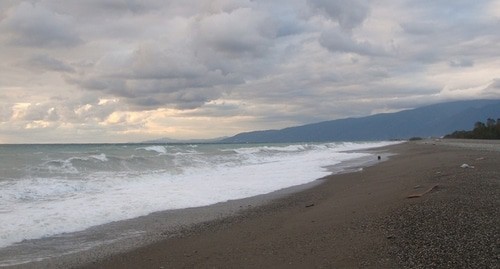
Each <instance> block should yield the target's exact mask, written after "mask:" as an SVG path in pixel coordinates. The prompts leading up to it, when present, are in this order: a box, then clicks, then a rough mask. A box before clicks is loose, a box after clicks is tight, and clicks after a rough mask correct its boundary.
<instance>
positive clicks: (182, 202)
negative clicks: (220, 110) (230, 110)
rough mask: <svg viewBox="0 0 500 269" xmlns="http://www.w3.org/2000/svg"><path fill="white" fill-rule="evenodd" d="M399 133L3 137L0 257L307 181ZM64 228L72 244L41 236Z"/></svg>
mask: <svg viewBox="0 0 500 269" xmlns="http://www.w3.org/2000/svg"><path fill="white" fill-rule="evenodd" d="M396 143H399V142H393V141H377V142H335V143H293V144H51V145H45V144H35V145H0V267H2V266H10V265H16V264H23V263H27V262H32V261H40V260H43V259H46V258H52V257H56V256H57V255H65V254H67V253H68V252H71V253H74V252H78V251H80V250H85V249H89V248H92V247H95V246H96V245H99V244H106V243H109V242H110V241H114V240H115V239H116V238H105V239H102V240H99V238H97V239H95V240H93V241H92V244H90V245H89V243H88V241H86V242H87V243H81V242H80V241H78V240H77V239H78V238H77V237H78V236H77V235H79V232H81V231H85V230H87V229H90V228H92V227H96V226H99V225H103V224H107V223H112V222H116V221H123V220H128V219H134V218H138V217H141V216H146V215H148V214H151V213H153V212H159V211H167V210H177V209H186V208H196V207H203V206H208V205H213V204H217V203H221V202H225V201H230V200H236V199H242V198H246V197H252V196H256V195H261V194H266V193H272V192H275V191H278V190H281V189H284V188H289V187H292V186H297V185H302V184H306V183H309V182H312V181H315V180H317V179H319V178H322V177H324V176H327V175H329V174H331V173H332V170H331V169H330V168H331V167H332V166H335V165H338V164H341V163H345V162H347V161H352V160H356V159H360V158H367V157H368V158H371V157H373V156H372V155H373V154H374V153H369V152H367V151H364V150H367V149H372V148H377V147H383V146H387V145H391V144H396ZM373 158H375V157H373ZM139 230H140V229H138V231H137V232H140V231H139ZM133 234H134V231H130V230H129V231H127V233H126V234H124V233H117V236H118V235H120V236H130V235H133ZM72 235H74V236H73V237H74V238H73V237H72ZM62 237H64V242H65V243H64V244H65V245H66V247H64V249H65V250H67V251H66V252H65V251H61V249H58V248H57V244H59V245H60V244H62V243H61V242H58V241H57V240H55V241H54V240H44V239H46V238H51V239H53V238H62ZM51 242H53V244H55V245H51ZM67 246H71V247H67ZM51 250H53V251H51Z"/></svg>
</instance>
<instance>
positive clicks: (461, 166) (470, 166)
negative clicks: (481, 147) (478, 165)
mask: <svg viewBox="0 0 500 269" xmlns="http://www.w3.org/2000/svg"><path fill="white" fill-rule="evenodd" d="M460 168H471V169H473V168H474V166H472V165H468V164H466V163H464V164H462V165H460Z"/></svg>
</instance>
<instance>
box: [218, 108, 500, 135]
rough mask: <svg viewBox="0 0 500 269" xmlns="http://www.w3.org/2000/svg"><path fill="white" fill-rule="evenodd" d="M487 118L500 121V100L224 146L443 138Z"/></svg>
mask: <svg viewBox="0 0 500 269" xmlns="http://www.w3.org/2000/svg"><path fill="white" fill-rule="evenodd" d="M486 118H494V119H497V118H500V100H470V101H457V102H448V103H441V104H435V105H430V106H424V107H420V108H416V109H411V110H405V111H400V112H396V113H384V114H377V115H372V116H368V117H362V118H347V119H339V120H332V121H324V122H320V123H314V124H308V125H303V126H297V127H290V128H285V129H282V130H266V131H255V132H248V133H240V134H237V135H235V136H233V137H229V138H226V139H223V140H221V142H225V143H247V142H258V143H262V142H313V141H317V142H321V141H360V140H388V139H407V138H410V137H414V136H419V137H431V136H432V137H440V136H443V135H445V134H448V133H451V132H453V131H456V130H468V129H471V128H472V127H473V126H474V123H475V122H477V121H480V120H484V119H486Z"/></svg>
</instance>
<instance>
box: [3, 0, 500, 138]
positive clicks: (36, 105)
mask: <svg viewBox="0 0 500 269" xmlns="http://www.w3.org/2000/svg"><path fill="white" fill-rule="evenodd" d="M499 44H500V1H494V0H492V1H487V0H474V1H470V0H419V1H415V0H413V1H410V0H408V1H407V0H376V1H363V0H350V1H343V0H170V1H163V0H85V1H79V0H39V1H37V0H32V1H19V0H1V1H0V59H1V60H0V143H33V142H35V143H46V142H129V141H141V140H148V139H154V138H160V137H171V138H178V139H186V138H210V137H218V136H227V135H234V134H236V133H238V132H242V131H249V130H258V129H270V128H273V129H274V128H283V127H288V126H294V125H300V124H305V123H313V122H319V121H323V120H331V119H338V118H345V117H357V116H366V115H371V114H375V113H381V112H393V111H399V110H402V109H408V108H414V107H418V106H421V105H426V104H431V103H437V102H442V101H450V100H461V99H477V98H487V99H493V98H495V99H500V45H499Z"/></svg>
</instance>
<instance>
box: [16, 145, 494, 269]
mask: <svg viewBox="0 0 500 269" xmlns="http://www.w3.org/2000/svg"><path fill="white" fill-rule="evenodd" d="M448 142H449V141H448ZM455 142H457V141H455ZM458 143H462V144H463V143H465V144H467V147H468V148H464V147H457V145H451V144H447V142H442V141H419V142H409V143H404V144H398V145H393V146H389V147H384V148H377V149H373V150H370V151H371V152H383V153H385V152H386V151H389V152H390V153H394V154H397V155H396V156H392V157H389V160H388V161H384V162H380V163H377V165H374V166H369V167H364V168H363V169H361V170H360V169H354V170H355V171H357V172H352V171H345V173H338V174H334V175H331V176H327V177H325V178H323V179H321V180H318V181H317V182H315V183H314V185H312V186H307V188H305V187H303V188H301V189H296V190H293V192H289V193H287V192H285V193H281V194H279V195H278V196H273V197H272V199H271V198H269V197H268V198H267V199H268V200H266V199H262V197H256V198H255V197H254V198H249V199H250V200H246V199H243V200H239V201H231V202H229V204H231V203H233V202H234V204H233V206H234V208H233V209H232V210H234V211H231V210H230V212H228V214H227V215H218V216H216V217H215V218H214V219H212V220H210V221H207V222H201V223H199V224H197V225H194V226H186V228H182V225H181V229H179V230H176V231H175V233H173V234H165V238H163V239H161V240H159V241H154V242H153V241H152V242H151V243H150V244H146V245H145V246H142V247H139V248H135V249H128V250H126V251H125V252H122V251H115V252H118V254H113V255H111V256H107V255H104V256H99V255H97V256H92V255H90V256H85V257H83V256H82V257H80V258H78V257H74V256H73V257H71V259H67V260H65V259H56V260H54V261H50V260H47V261H42V262H40V263H33V264H25V265H22V266H20V267H13V268H35V267H40V266H42V267H50V268H68V267H73V268H162V267H163V268H181V267H182V268H200V267H201V268H206V267H216V268H235V267H239V268H256V267H273V268H290V267H291V268H304V267H309V268H311V267H313V268H315V267H327V268H332V267H335V268H336V267H340V268H346V267H347V268H401V267H412V268H420V267H421V268H436V267H439V268H453V267H457V266H458V267H464V265H468V266H465V267H477V266H479V267H481V266H483V267H484V266H486V267H488V265H489V266H490V267H491V268H494V267H493V266H494V265H495V264H497V263H495V261H496V262H497V261H498V260H497V258H498V256H495V251H498V242H499V241H498V240H499V239H498V236H499V235H498V228H496V227H500V226H499V225H500V221H499V219H498V217H497V216H498V214H496V215H495V213H499V212H498V208H499V207H498V206H499V205H498V203H499V202H498V201H499V189H500V188H498V187H499V184H500V183H499V180H500V168H499V167H500V166H499V161H498V160H499V159H500V158H499V157H500V147H499V145H500V144H498V143H497V144H495V145H493V146H491V147H494V148H499V150H498V151H491V150H487V151H485V150H484V149H483V150H481V149H480V148H481V147H482V148H484V145H485V144H488V142H481V143H480V145H481V147H474V148H471V146H470V145H468V142H467V141H465V142H464V141H458ZM491 147H490V146H486V148H491ZM463 163H468V164H469V165H472V166H475V168H473V169H464V168H460V165H461V164H463ZM478 178H479V179H484V180H472V179H478ZM436 184H437V187H436V188H433V189H432V190H431V191H429V192H428V193H427V194H425V195H423V196H422V197H420V198H415V199H408V198H407V197H408V196H409V195H411V194H414V193H421V192H422V191H423V190H426V189H428V188H429V187H431V186H434V185H436ZM464 184H472V185H470V186H468V185H467V186H468V188H467V189H468V190H474V191H472V192H471V191H468V192H467V193H466V195H468V196H467V197H466V198H467V199H462V198H463V197H462V196H463V195H464V193H461V191H463V189H462V187H463V185H464ZM478 198H481V199H480V201H481V202H480V204H478V202H477V201H478ZM251 199H255V200H253V201H252V200H251ZM456 199H458V200H459V201H461V202H462V206H461V207H451V206H452V205H453V204H456ZM451 202H453V203H451ZM237 203H240V204H237ZM245 204H247V205H248V204H250V205H251V206H250V207H248V206H247V208H242V207H244V206H245ZM443 206H444V208H441V207H443ZM464 208H469V210H465V211H464ZM193 210H196V209H193ZM443 210H444V211H449V212H448V213H443V212H444V211H443ZM457 210H458V211H457ZM188 211H189V210H188ZM211 212H215V211H213V210H212V211H211ZM415 212H417V213H418V214H415ZM457 212H458V213H463V212H467V214H468V215H467V218H466V219H465V220H464V219H462V218H461V217H460V214H457ZM162 214H165V212H163V213H159V214H156V213H155V214H152V216H150V217H149V218H146V219H144V218H139V219H138V220H137V221H138V222H137V223H135V224H134V225H143V224H144V223H148V224H151V223H153V224H154V223H155V222H156V221H159V223H158V225H159V227H160V229H161V225H162V223H161V220H162V219H164V218H165V215H162ZM475 214H479V215H480V216H479V217H477V216H476V215H475ZM444 215H446V217H447V218H446V219H442V218H440V217H442V216H444ZM427 220H429V221H427ZM422 223H424V224H425V225H424V224H422ZM435 226H438V227H442V231H437V232H436V231H435V229H432V228H433V227H435ZM464 226H465V227H481V229H480V230H476V231H469V230H468V229H465V230H464V231H465V232H464V234H461V236H462V238H454V237H453V235H455V233H454V231H456V230H457V229H459V230H460V229H461V228H463V227H464ZM495 229H496V230H495ZM450 231H452V233H451V238H452V239H453V240H451V241H450V242H448V241H447V240H433V238H434V239H435V236H436V234H437V235H439V236H441V237H442V236H448V237H450V233H449V232H450ZM460 231H462V230H460ZM440 233H441V234H440ZM443 233H444V234H443ZM457 234H458V233H457ZM478 235H479V236H478ZM420 236H423V238H426V240H421V239H419V240H415V237H420ZM457 236H458V235H457ZM463 238H465V239H466V241H467V242H468V243H467V246H470V248H469V247H467V249H468V252H467V255H465V256H467V257H468V258H469V259H472V260H473V261H472V262H471V261H468V260H467V261H466V260H464V259H462V258H461V257H464V253H462V252H460V251H457V250H454V248H453V247H451V248H450V245H451V246H456V245H463V244H462V243H463V242H462V241H463V240H465V239H463ZM457 242H458V243H457ZM483 243H484V244H483ZM443 244H444V245H443ZM495 244H496V249H495V248H494V247H493V248H492V247H491V246H492V245H495ZM408 245H412V246H414V247H406V246H408ZM429 246H431V247H429ZM485 246H489V248H486V247H485ZM422 249H424V250H426V251H427V252H426V253H427V254H429V255H430V253H432V252H433V251H434V252H435V251H436V249H438V250H439V249H445V250H447V251H445V253H440V255H439V256H438V257H430V256H426V257H422V255H418V254H416V253H419V252H421V251H422ZM84 255H87V254H84ZM496 255H498V252H496ZM77 256H78V254H77ZM471 257H472V258H471ZM452 261H453V262H452ZM474 262H475V263H474ZM433 264H434V266H433ZM447 264H448V266H446V265H447ZM450 264H451V265H453V266H451V265H450ZM474 265H477V266H474ZM492 265H493V266H492Z"/></svg>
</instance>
